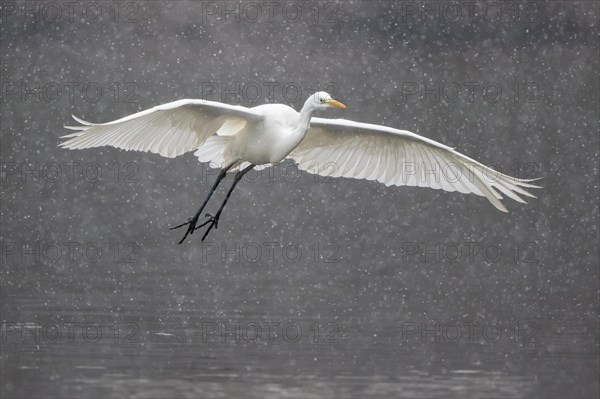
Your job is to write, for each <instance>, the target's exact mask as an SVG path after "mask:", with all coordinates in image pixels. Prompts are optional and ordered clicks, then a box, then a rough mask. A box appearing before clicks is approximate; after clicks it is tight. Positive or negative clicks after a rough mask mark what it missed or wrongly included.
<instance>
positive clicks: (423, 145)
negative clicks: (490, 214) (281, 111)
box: [288, 118, 539, 212]
mask: <svg viewBox="0 0 600 399" xmlns="http://www.w3.org/2000/svg"><path fill="white" fill-rule="evenodd" d="M288 158H291V159H293V160H294V161H295V162H297V163H298V167H299V168H300V169H303V170H306V171H307V172H310V173H315V174H319V175H322V176H331V177H349V178H356V179H367V180H376V181H378V182H381V183H384V184H385V185H386V186H390V185H396V186H418V187H430V188H433V189H442V190H445V191H458V192H461V193H473V194H477V195H480V196H485V197H486V198H487V199H488V200H489V201H490V202H491V203H492V204H493V205H494V206H495V207H496V208H498V209H499V210H501V211H502V212H508V210H507V209H506V207H505V206H504V205H503V204H502V202H500V200H501V199H502V195H501V193H502V194H504V195H506V196H508V197H510V198H512V199H513V200H515V201H518V202H522V203H524V202H525V201H524V200H523V199H522V198H521V197H520V196H519V194H521V195H524V196H528V197H534V198H535V196H534V195H532V194H530V193H529V192H527V191H525V190H524V189H523V188H522V187H528V188H539V186H536V185H533V184H531V182H532V181H533V180H535V179H533V180H525V179H517V178H514V177H511V176H507V175H504V174H502V173H499V172H497V171H495V170H493V169H491V168H489V167H487V166H485V165H483V164H481V163H479V162H477V161H475V160H473V159H471V158H469V157H467V156H465V155H463V154H461V153H459V152H457V151H455V150H454V149H452V148H451V147H448V146H446V145H444V144H441V143H438V142H436V141H434V140H431V139H428V138H425V137H422V136H419V135H417V134H415V133H411V132H408V131H406V130H398V129H393V128H389V127H385V126H379V125H372V124H368V123H359V122H354V121H349V120H345V119H323V118H312V119H311V123H310V129H309V131H308V133H307V134H306V137H305V138H304V140H303V141H302V142H300V144H299V145H298V146H297V147H296V148H295V149H294V150H293V151H292V152H291V153H290V155H289V156H288Z"/></svg>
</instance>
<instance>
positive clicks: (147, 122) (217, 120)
mask: <svg viewBox="0 0 600 399" xmlns="http://www.w3.org/2000/svg"><path fill="white" fill-rule="evenodd" d="M73 118H74V119H75V120H76V121H77V122H79V123H81V124H82V126H65V127H66V128H67V129H71V130H78V132H77V133H72V134H69V135H66V136H63V137H62V138H69V139H70V140H67V141H65V142H63V143H61V144H60V145H61V146H62V147H64V148H69V149H83V148H92V147H100V146H105V145H108V146H112V147H117V148H121V149H124V150H135V151H149V152H153V153H157V154H160V155H162V156H164V157H168V158H173V157H176V156H178V155H181V154H183V153H185V152H188V151H193V150H196V149H197V148H198V147H200V146H201V145H202V143H204V142H205V141H206V139H207V138H208V137H210V136H212V135H213V134H215V133H216V132H217V131H218V130H219V128H220V127H221V126H223V125H224V124H225V126H226V127H228V126H230V125H231V124H234V125H235V126H236V127H237V128H239V127H240V124H241V127H243V123H245V122H252V121H257V120H260V118H262V115H261V114H259V113H257V112H256V111H254V110H251V109H250V108H246V107H242V106H236V105H228V104H223V103H219V102H214V101H207V100H179V101H174V102H171V103H167V104H163V105H159V106H157V107H154V108H151V109H147V110H145V111H141V112H138V113H136V114H133V115H129V116H126V117H124V118H121V119H118V120H115V121H112V122H108V123H101V124H95V123H90V122H86V121H84V120H81V119H79V118H77V117H75V116H73Z"/></svg>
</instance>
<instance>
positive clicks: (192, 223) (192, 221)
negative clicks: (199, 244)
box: [170, 217, 202, 245]
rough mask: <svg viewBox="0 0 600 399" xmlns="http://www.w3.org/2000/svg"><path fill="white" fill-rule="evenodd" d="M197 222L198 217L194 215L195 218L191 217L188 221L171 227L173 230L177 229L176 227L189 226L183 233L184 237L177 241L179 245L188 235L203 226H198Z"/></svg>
mask: <svg viewBox="0 0 600 399" xmlns="http://www.w3.org/2000/svg"><path fill="white" fill-rule="evenodd" d="M196 223H198V217H193V218H189V219H188V221H187V222H184V223H181V224H179V225H177V226H174V227H170V229H171V230H175V229H178V228H180V227H183V226H186V225H187V226H188V228H187V230H186V232H185V234H184V235H183V238H182V239H181V240H180V241H179V242H178V243H177V244H178V245H179V244H181V243H182V242H184V241H185V239H186V237H187V236H188V235H190V234H194V230H196V229H197V228H199V227H202V226H199V227H196Z"/></svg>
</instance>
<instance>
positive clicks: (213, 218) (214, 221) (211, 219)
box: [196, 213, 221, 241]
mask: <svg viewBox="0 0 600 399" xmlns="http://www.w3.org/2000/svg"><path fill="white" fill-rule="evenodd" d="M205 216H206V217H207V218H208V220H207V221H206V222H204V223H202V224H201V225H200V226H198V227H196V228H197V229H199V228H200V227H202V226H205V225H207V224H208V228H207V229H206V231H205V232H204V235H203V236H202V241H204V240H205V239H206V237H207V236H208V233H210V231H211V230H212V228H213V227H214V228H215V229H218V228H219V217H220V216H221V213H217V214H216V215H212V214H210V213H207V214H206V215H205Z"/></svg>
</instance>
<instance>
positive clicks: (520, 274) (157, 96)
mask: <svg viewBox="0 0 600 399" xmlns="http://www.w3.org/2000/svg"><path fill="white" fill-rule="evenodd" d="M60 4H61V3H59V2H57V3H52V2H47V3H42V2H26V3H12V2H3V3H2V25H1V39H2V43H1V73H2V104H1V106H2V108H1V111H2V122H1V141H2V142H1V150H0V155H1V158H2V186H1V187H2V188H1V193H2V203H1V216H0V217H1V221H2V231H1V240H2V270H1V275H2V282H1V288H2V292H1V297H2V305H1V310H2V317H1V319H2V323H3V324H2V354H1V366H2V373H1V375H2V381H1V385H0V388H1V392H2V396H3V397H6V398H8V397H78V398H83V397H100V396H103V397H124V396H136V397H155V396H158V397H161V396H162V397H165V396H168V397H199V396H201V397H217V396H226V397H247V396H256V397H281V396H287V397H333V396H342V397H353V396H356V397H399V396H402V397H438V396H439V397H452V396H456V397H528V398H531V397H544V398H546V397H561V398H565V397H578V398H579V397H597V396H598V392H599V389H598V380H597V375H598V371H599V367H598V345H599V341H598V324H597V322H598V304H597V295H598V229H597V223H598V205H597V203H598V202H597V201H598V112H599V106H600V102H599V97H598V89H599V84H598V62H599V57H598V54H599V53H598V36H597V35H598V16H599V14H598V3H595V2H587V1H580V2H567V1H565V2H560V1H556V2H523V3H512V2H511V3H502V4H500V5H499V4H498V3H481V2H478V3H476V4H475V6H474V7H475V8H474V9H473V10H474V13H473V14H469V8H468V7H469V6H468V5H467V4H468V3H462V2H457V3H446V2H403V3H400V2H388V1H381V2H369V3H367V2H338V3H333V2H330V3H325V2H322V3H308V4H307V3H298V2H285V3H282V2H277V1H276V2H274V3H273V4H274V6H273V7H275V8H274V14H273V15H272V18H271V17H269V15H266V14H265V13H266V12H267V11H268V6H267V3H264V2H262V3H261V2H255V3H252V4H253V5H254V6H256V7H258V8H259V9H260V10H261V11H263V15H262V16H261V17H258V18H257V17H255V15H254V14H252V12H255V10H256V8H254V9H248V8H245V9H244V8H241V9H240V6H239V5H236V4H237V3H234V2H211V3H204V6H203V5H202V3H201V2H183V1H171V2H159V1H152V2H146V3H141V2H125V3H118V4H119V5H118V6H116V5H115V4H114V3H108V2H98V3H95V4H96V6H97V8H93V9H90V8H88V3H78V2H75V3H74V6H73V7H74V8H73V9H72V10H73V14H72V18H71V17H70V14H69V10H67V9H65V8H64V6H61V5H60ZM448 4H452V5H453V6H454V7H459V8H460V10H461V12H462V13H463V14H462V15H461V16H458V17H457V14H455V8H454V9H448V8H447V5H448ZM490 4H491V5H490ZM207 6H210V7H213V8H207ZM15 7H16V8H15ZM23 7H29V8H28V9H29V10H33V11H27V10H24V9H23ZM44 7H46V8H44ZM52 7H54V8H52ZM56 7H59V9H60V13H61V15H59V16H58V17H57V14H56V11H57V8H56ZM115 7H118V8H117V9H115ZM225 7H228V8H227V9H234V10H235V9H236V7H237V9H238V10H241V12H238V13H237V14H235V13H234V14H227V15H222V17H223V18H219V14H220V13H221V12H222V11H223V10H224V9H225ZM284 7H287V8H286V9H285V10H286V12H287V14H282V12H283V8H284ZM298 7H301V9H302V13H303V14H302V15H301V16H299V17H295V16H294V12H295V10H297V8H298ZM445 7H446V8H445ZM423 9H432V10H433V11H432V12H431V13H429V14H426V15H423V14H421V15H419V14H413V11H414V10H417V11H418V12H422V11H423ZM99 10H100V12H101V13H102V15H101V16H100V15H99V14H98V11H99ZM314 10H317V11H318V12H319V13H318V14H315V13H314V12H315V11H314ZM115 11H117V12H115ZM270 19H272V20H270ZM295 19H297V20H295ZM265 82H267V83H265ZM36 84H37V85H38V86H37V87H39V89H38V88H36ZM436 84H437V85H442V86H438V87H446V88H455V87H460V88H461V91H460V92H459V93H458V95H457V96H456V94H457V93H455V92H442V93H441V95H439V96H437V97H436V96H435V95H434V94H429V95H426V94H424V93H422V92H420V91H418V92H417V93H416V94H414V95H406V90H407V88H414V87H417V88H418V90H421V89H425V88H427V87H429V88H431V87H435V85H436ZM450 84H455V85H454V86H449V85H450ZM472 84H475V85H476V86H474V87H475V92H474V94H473V96H472V97H471V96H470V95H469V94H468V92H467V88H468V87H469V85H472ZM210 85H214V87H216V90H215V92H214V93H212V92H211V93H207V92H206V91H205V90H204V91H203V89H202V88H203V87H204V88H206V87H209V86H210ZM236 85H239V86H236ZM269 85H271V86H273V85H275V89H274V91H273V93H272V94H273V95H272V96H270V95H269V93H268V90H267V89H268V87H269ZM456 85H458V86H456ZM287 86H289V87H293V88H295V89H297V88H300V89H301V90H300V93H297V92H294V91H293V89H289V90H292V91H287V92H284V91H283V90H282V88H283V87H287ZM483 86H485V87H486V88H487V89H486V90H483V92H482V87H483ZM69 87H71V88H73V91H72V92H70V91H69ZM83 87H85V88H86V90H83V89H82V88H83ZM98 87H99V88H100V89H101V90H102V92H101V95H100V93H99V92H97V91H95V89H96V88H98ZM244 87H245V88H246V90H244V89H242V88H244ZM316 87H318V88H321V89H322V88H327V89H328V90H330V91H331V92H332V94H334V95H335V97H336V98H338V99H339V100H340V101H342V102H344V103H345V104H347V105H348V109H347V110H346V111H344V112H342V111H331V112H329V113H328V114H323V115H320V116H326V117H327V116H329V117H344V118H348V119H353V120H358V121H364V122H371V123H382V124H386V125H389V126H394V127H398V128H401V129H407V130H411V131H414V132H417V133H419V134H422V135H425V136H427V137H430V138H432V139H435V140H438V141H440V142H442V143H445V144H447V145H451V146H454V147H456V148H457V149H458V150H459V151H461V152H464V153H465V154H467V155H469V156H471V157H473V158H476V159H478V160H480V161H482V162H484V163H487V164H491V165H495V166H496V167H499V168H500V169H501V170H502V171H504V172H506V173H509V174H511V175H518V176H520V177H524V178H527V177H543V180H542V181H541V184H542V185H543V186H544V188H543V189H542V190H536V192H535V194H536V195H537V196H538V198H537V199H532V200H530V201H529V204H527V205H522V204H518V203H515V202H513V201H510V200H507V201H505V203H506V205H507V206H508V208H509V209H510V211H511V212H510V213H509V214H503V213H501V212H499V211H497V210H496V209H495V208H494V207H493V206H491V205H490V204H489V203H488V202H487V201H486V200H485V199H482V198H480V197H477V196H472V195H471V196H465V195H460V194H456V193H444V192H439V191H434V190H428V189H421V188H406V187H403V188H399V187H390V188H386V187H385V186H383V185H381V184H377V183H374V182H366V181H353V180H348V179H337V180H333V181H329V180H326V181H324V180H323V179H322V178H319V179H317V178H315V177H314V176H313V175H309V174H306V173H300V172H298V171H297V170H296V169H295V168H294V167H293V166H292V165H288V164H286V165H284V166H278V167H277V168H274V169H273V172H272V174H266V173H263V174H261V175H254V177H252V176H250V177H249V178H246V179H244V180H243V182H242V183H241V184H240V185H239V187H238V188H237V189H236V192H234V196H233V197H232V200H231V201H230V203H229V204H228V206H227V208H226V210H225V213H224V215H223V217H222V219H221V223H220V225H219V229H218V230H216V231H214V232H213V233H211V236H210V237H209V241H210V242H209V243H207V244H205V245H201V243H200V240H199V238H200V237H198V235H194V236H192V237H191V238H190V239H188V240H187V242H186V243H185V244H183V245H181V246H177V245H175V244H176V242H177V241H178V240H179V238H180V237H181V234H182V233H183V232H182V231H177V232H172V231H169V229H168V226H170V225H174V224H177V223H179V222H182V221H184V220H185V219H186V218H187V217H189V216H190V215H191V214H193V212H195V210H196V209H197V206H198V204H199V202H200V201H201V200H202V198H203V196H204V195H205V193H206V192H207V190H208V188H209V187H210V184H212V181H213V179H214V178H215V174H214V171H209V170H208V169H207V168H206V167H203V166H202V165H200V164H198V162H197V161H196V159H195V158H194V156H193V155H192V154H186V155H184V156H181V157H178V158H176V159H164V158H161V157H159V156H157V155H153V154H145V153H127V152H124V151H120V150H117V149H112V148H100V149H93V150H85V151H66V150H61V149H59V148H57V144H58V143H59V142H60V140H59V136H61V135H63V134H65V133H68V132H67V131H66V130H64V129H63V128H62V125H63V124H66V123H71V120H70V115H71V114H75V115H77V116H80V117H83V118H84V119H87V120H91V121H93V122H104V121H108V120H113V119H116V118H118V117H122V116H124V115H128V114H130V113H133V112H136V111H138V110H141V109H146V108H148V107H151V106H154V105H157V104H161V103H165V102H169V101H172V100H176V99H180V98H199V97H202V96H204V97H205V98H208V99H212V100H221V99H224V100H226V101H227V102H231V103H240V104H242V105H247V106H253V105H258V104H260V103H263V102H270V101H278V102H285V103H287V104H289V105H292V106H294V107H295V108H296V109H299V108H300V107H301V105H302V103H303V102H304V99H305V97H306V96H307V95H308V94H310V93H311V92H312V91H314V90H313V89H314V88H316ZM471 87H472V86H471ZM256 88H258V89H259V90H260V92H261V93H259V94H260V95H259V96H258V98H256V93H257V91H256ZM497 88H500V90H501V91H502V93H501V95H500V96H498V97H496V94H497V93H496V92H494V91H493V90H496V89H497ZM31 90H33V94H27V92H28V91H31ZM57 90H58V91H57ZM252 90H254V91H252ZM490 90H492V91H490ZM225 91H229V92H230V93H229V94H226V93H224V92H225ZM403 91H404V95H403ZM58 94H60V96H59V95H58ZM516 94H518V95H516ZM455 97H456V98H455ZM68 164H70V165H71V166H68ZM115 170H118V174H115V173H116V172H115ZM28 171H29V172H28ZM97 171H101V172H102V175H101V176H98V177H97V178H95V173H96V172H97ZM228 181H231V180H230V179H228ZM223 190H224V189H223V188H221V190H220V191H219V192H218V193H217V196H216V197H215V202H213V203H211V204H209V210H213V211H214V209H215V208H216V206H217V205H218V204H217V202H218V201H219V200H220V199H221V198H222V196H223ZM469 243H471V244H469ZM473 243H474V244H473ZM454 245H455V246H454ZM69 248H72V249H73V250H72V252H71V253H70V252H69ZM456 248H459V250H460V254H459V255H460V256H459V257H458V260H454V258H456V256H455V255H456ZM468 248H474V250H473V252H472V253H471V254H470V255H469V253H468ZM424 249H425V250H427V251H429V252H428V253H423V250H424ZM227 251H230V252H227ZM231 251H233V252H231ZM71 255H72V256H71ZM236 323H237V324H236ZM274 323H279V325H276V324H274ZM257 325H258V326H260V328H261V332H260V334H259V335H260V336H258V337H256V334H253V332H254V333H256V331H257V330H256V326H257ZM269 325H271V326H275V327H273V328H274V329H275V330H279V331H277V332H276V333H274V334H273V335H269V334H268V332H267V328H266V327H267V326H269ZM236 326H239V328H238V327H236ZM284 326H288V327H289V328H288V329H287V330H286V331H282V330H283V328H282V327H284ZM290 326H291V327H290ZM469 326H472V329H471V327H469ZM317 327H318V331H319V333H318V334H316V331H317ZM223 328H224V329H225V330H223ZM286 328H287V327H286ZM436 328H438V330H435V329H436ZM299 329H301V334H298V332H299V331H300V330H299ZM457 329H460V330H458V331H460V332H461V333H460V336H458V338H456V339H455V337H456V331H457ZM213 330H214V334H207V333H208V332H210V331H213ZM232 330H233V331H234V333H228V331H232ZM425 330H433V331H434V333H430V334H426V331H425ZM469 331H471V332H472V335H469V334H468V332H469ZM116 332H118V334H116ZM255 338H256V339H255ZM223 340H225V341H226V342H223ZM294 341H296V342H294Z"/></svg>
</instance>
